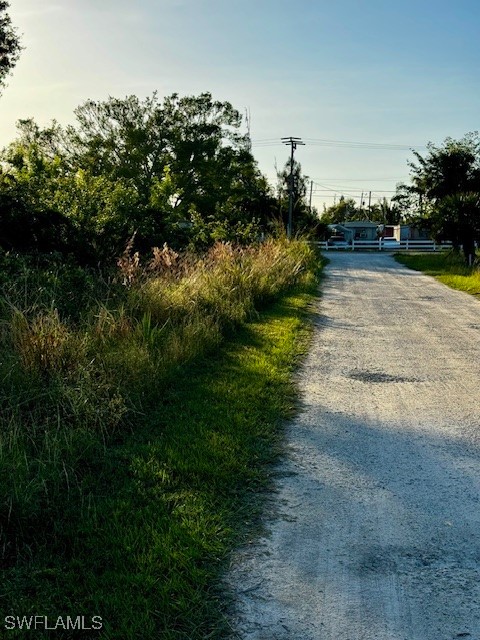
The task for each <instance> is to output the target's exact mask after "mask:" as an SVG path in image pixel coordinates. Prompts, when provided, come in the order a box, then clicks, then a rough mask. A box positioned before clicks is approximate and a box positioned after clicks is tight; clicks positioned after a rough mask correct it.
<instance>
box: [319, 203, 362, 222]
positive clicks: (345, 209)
mask: <svg viewBox="0 0 480 640" xmlns="http://www.w3.org/2000/svg"><path fill="white" fill-rule="evenodd" d="M360 213H361V212H360V210H359V209H357V205H356V202H355V200H354V199H353V198H345V197H344V196H340V200H339V201H338V202H337V203H336V204H333V205H331V206H330V207H327V208H325V209H324V212H323V214H322V222H325V223H327V224H340V223H342V222H348V221H349V220H358V219H360V218H359V216H360Z"/></svg>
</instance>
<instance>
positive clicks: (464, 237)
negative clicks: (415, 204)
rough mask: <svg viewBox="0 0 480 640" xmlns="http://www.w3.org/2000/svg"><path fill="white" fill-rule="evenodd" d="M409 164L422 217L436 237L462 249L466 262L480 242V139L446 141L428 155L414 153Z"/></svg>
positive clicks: (431, 147) (469, 136)
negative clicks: (447, 240) (426, 220)
mask: <svg viewBox="0 0 480 640" xmlns="http://www.w3.org/2000/svg"><path fill="white" fill-rule="evenodd" d="M414 155H415V158H416V161H413V162H410V163H409V165H410V171H411V175H412V189H411V193H412V194H416V195H418V197H419V201H420V203H421V206H422V209H423V211H422V213H423V214H424V216H425V217H426V218H427V219H428V220H429V222H430V224H431V227H432V229H433V231H434V232H435V234H436V235H437V236H438V237H441V238H446V237H447V238H449V239H451V240H452V242H453V243H454V245H455V246H458V245H460V244H461V245H462V246H463V251H464V254H465V258H466V260H467V262H471V261H472V259H473V255H474V246H475V240H478V239H479V238H480V207H479V203H480V139H479V137H478V134H477V133H470V134H467V135H466V136H464V138H462V139H461V140H453V139H452V138H446V140H445V141H444V143H443V145H442V146H440V147H437V146H435V145H433V144H432V143H430V144H429V145H428V154H427V155H426V156H421V155H420V154H419V153H418V152H414Z"/></svg>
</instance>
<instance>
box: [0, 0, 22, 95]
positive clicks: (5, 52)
mask: <svg viewBox="0 0 480 640" xmlns="http://www.w3.org/2000/svg"><path fill="white" fill-rule="evenodd" d="M8 8H9V3H8V2H7V1H6V0H0V93H1V90H2V89H3V87H4V86H5V79H6V77H7V76H8V74H9V73H11V71H12V69H13V68H14V66H15V65H16V64H17V60H18V58H19V56H20V51H21V46H20V41H19V39H18V36H17V32H16V29H15V28H14V27H13V26H12V21H11V19H10V16H9V14H8V13H7V9H8Z"/></svg>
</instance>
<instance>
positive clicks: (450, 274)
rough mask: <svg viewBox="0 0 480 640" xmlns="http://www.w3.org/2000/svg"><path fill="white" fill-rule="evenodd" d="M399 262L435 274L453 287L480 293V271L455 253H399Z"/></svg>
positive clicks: (428, 273)
mask: <svg viewBox="0 0 480 640" xmlns="http://www.w3.org/2000/svg"><path fill="white" fill-rule="evenodd" d="M395 257H396V259H397V260H398V262H401V263H402V264H404V265H406V266H407V267H410V268H411V269H415V270H416V271H422V272H423V273H426V274H427V275H430V276H433V277H434V278H436V279H437V280H439V281H440V282H442V283H443V284H446V285H447V286H449V287H452V289H458V290H460V291H466V292H467V293H470V294H472V295H480V271H479V270H478V267H468V266H466V265H465V262H464V260H463V258H462V256H459V255H456V254H454V253H432V254H398V255H396V256H395Z"/></svg>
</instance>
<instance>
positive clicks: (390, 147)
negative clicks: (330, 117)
mask: <svg viewBox="0 0 480 640" xmlns="http://www.w3.org/2000/svg"><path fill="white" fill-rule="evenodd" d="M305 141H306V142H307V143H308V144H309V145H311V146H324V147H337V148H346V149H370V150H384V151H412V150H413V149H426V148H427V147H426V145H422V144H415V145H405V144H393V143H389V142H355V141H352V140H330V139H327V138H305ZM279 144H280V143H279V142H278V140H275V139H274V138H262V139H253V140H252V145H253V146H254V147H271V146H272V147H273V146H278V145H279Z"/></svg>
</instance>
